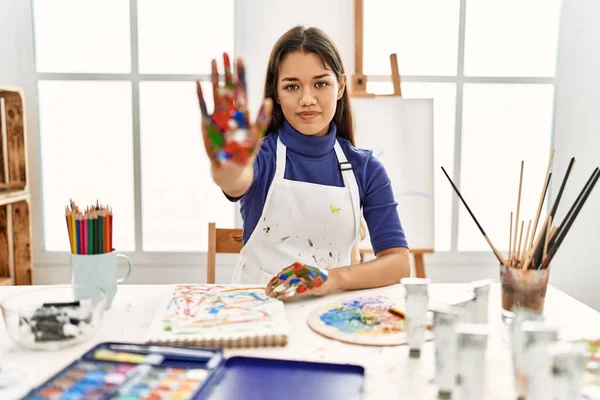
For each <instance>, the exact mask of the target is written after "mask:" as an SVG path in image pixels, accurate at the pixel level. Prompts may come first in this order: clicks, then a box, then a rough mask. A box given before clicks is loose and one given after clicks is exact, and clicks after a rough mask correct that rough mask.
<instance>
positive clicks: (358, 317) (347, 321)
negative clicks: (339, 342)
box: [321, 297, 394, 333]
mask: <svg viewBox="0 0 600 400" xmlns="http://www.w3.org/2000/svg"><path fill="white" fill-rule="evenodd" d="M393 305H394V302H393V301H392V300H391V299H388V298H380V297H359V298H357V299H351V300H346V301H344V302H342V304H341V306H339V307H336V308H333V309H331V310H329V311H327V312H325V313H324V314H322V315H321V321H323V322H324V323H325V324H327V325H329V326H333V327H335V328H337V329H339V330H340V331H342V332H345V333H361V332H365V331H368V330H371V329H373V328H374V327H375V326H377V325H379V324H380V323H381V322H380V319H379V318H377V317H376V315H377V314H379V313H387V312H388V309H389V308H390V306H393Z"/></svg>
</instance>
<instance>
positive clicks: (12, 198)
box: [0, 190, 30, 206]
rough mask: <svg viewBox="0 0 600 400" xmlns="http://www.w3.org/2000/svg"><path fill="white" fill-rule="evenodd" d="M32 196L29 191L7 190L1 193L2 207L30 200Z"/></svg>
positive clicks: (0, 203)
mask: <svg viewBox="0 0 600 400" xmlns="http://www.w3.org/2000/svg"><path fill="white" fill-rule="evenodd" d="M29 198H30V194H29V191H27V190H5V191H2V192H0V206H5V205H7V204H13V203H18V202H19V201H23V200H29Z"/></svg>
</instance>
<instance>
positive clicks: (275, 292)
mask: <svg viewBox="0 0 600 400" xmlns="http://www.w3.org/2000/svg"><path fill="white" fill-rule="evenodd" d="M223 58H224V67H225V85H224V86H220V85H219V77H218V72H217V66H216V62H215V61H214V60H213V63H212V80H213V94H214V97H215V110H214V112H213V114H212V115H209V114H208V112H207V110H206V105H205V104H204V100H203V95H202V91H201V89H200V84H199V83H198V84H197V89H198V97H199V101H200V108H201V111H202V115H203V124H202V126H203V129H202V130H203V133H204V141H205V145H206V151H207V154H208V155H209V157H210V158H211V161H212V167H211V172H212V177H213V180H214V181H215V183H216V184H217V185H219V187H221V189H222V190H223V192H224V193H225V195H226V196H227V198H228V199H229V200H230V201H241V213H242V217H243V221H244V227H243V228H244V230H243V231H244V235H243V241H244V247H243V249H242V252H241V255H240V259H239V261H238V264H237V266H236V269H235V272H234V277H233V282H234V283H263V284H264V283H267V282H268V284H267V289H266V291H267V294H269V295H271V296H274V297H278V298H281V299H290V298H292V297H297V296H302V295H309V294H310V295H324V294H327V293H329V292H332V291H336V290H352V289H364V288H373V287H380V286H385V285H390V284H395V283H398V282H399V281H400V279H401V278H403V277H405V276H408V275H409V274H410V268H409V259H408V244H407V241H406V238H405V235H404V231H403V229H402V225H401V223H400V218H399V216H398V212H397V208H396V207H397V203H396V201H395V199H394V194H393V191H392V186H391V183H390V180H389V177H388V175H387V173H386V171H385V169H384V168H383V165H382V164H381V163H380V162H379V161H378V160H377V159H375V158H374V157H373V155H372V152H371V151H367V150H363V149H357V148H355V147H354V131H353V124H352V111H351V108H350V100H349V96H348V92H347V90H346V81H347V77H346V75H345V72H344V67H343V65H342V61H341V59H340V56H339V53H338V50H337V49H336V46H335V44H334V43H333V42H332V41H331V39H329V37H328V36H327V35H326V34H325V33H323V32H322V31H321V30H319V29H316V28H304V27H295V28H293V29H291V30H289V31H288V32H286V33H285V34H284V35H283V36H282V37H281V38H280V39H279V40H278V41H277V43H276V44H275V46H274V48H273V50H272V52H271V56H270V59H269V64H268V68H267V74H266V81H265V93H264V97H265V100H264V103H263V106H262V108H261V111H260V112H259V114H258V118H257V121H256V123H255V124H251V123H249V122H248V110H247V101H246V86H245V74H244V67H243V64H242V62H241V61H240V60H237V62H236V71H235V73H232V71H231V66H230V62H229V57H228V56H227V54H224V55H223ZM361 134H363V135H364V134H368V132H362V133H361ZM259 148H260V150H259ZM361 208H362V213H363V215H364V219H365V221H366V223H367V226H368V229H369V233H370V237H371V243H372V246H373V250H374V252H375V255H376V259H375V260H372V261H369V262H367V263H363V264H357V265H351V259H352V256H353V255H352V254H351V249H352V247H353V246H355V248H356V251H357V252H358V245H359V241H360V226H361V222H360V221H361Z"/></svg>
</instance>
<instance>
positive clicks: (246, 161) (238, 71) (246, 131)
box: [196, 53, 273, 188]
mask: <svg viewBox="0 0 600 400" xmlns="http://www.w3.org/2000/svg"><path fill="white" fill-rule="evenodd" d="M223 64H224V70H225V84H224V85H220V84H219V72H218V70H217V62H216V61H215V60H212V65H211V66H212V86H213V96H214V105H215V107H214V111H213V113H212V115H211V114H209V113H208V110H207V109H206V103H205V101H204V96H203V94H202V87H201V86H200V82H196V89H197V91H198V102H199V103H200V112H201V113H202V134H203V137H204V146H205V148H206V153H207V154H208V156H209V158H210V160H211V165H212V171H211V172H212V175H213V179H214V181H215V183H217V185H219V186H220V187H221V188H226V187H227V186H228V185H229V184H231V183H232V182H236V181H237V180H238V179H239V178H240V176H241V175H242V174H243V173H244V172H245V170H246V169H247V168H246V167H247V166H249V165H252V162H253V161H254V159H255V158H256V154H257V152H258V149H259V147H260V143H261V139H262V137H263V135H264V132H265V131H266V129H267V128H268V126H269V122H270V120H271V110H272V108H273V106H272V102H271V99H267V100H265V101H264V103H263V105H262V107H261V109H260V111H259V113H258V117H257V119H256V122H255V123H254V124H252V123H250V121H249V114H248V96H247V91H246V76H245V73H244V64H243V62H242V60H240V59H238V60H236V65H235V66H236V68H235V71H233V72H232V70H231V63H230V61H229V55H228V54H227V53H224V54H223Z"/></svg>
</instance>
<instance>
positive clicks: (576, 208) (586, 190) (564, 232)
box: [538, 167, 600, 268]
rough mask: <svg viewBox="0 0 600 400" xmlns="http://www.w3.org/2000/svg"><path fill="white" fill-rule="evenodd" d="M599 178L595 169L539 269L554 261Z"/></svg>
mask: <svg viewBox="0 0 600 400" xmlns="http://www.w3.org/2000/svg"><path fill="white" fill-rule="evenodd" d="M598 178H600V171H599V169H598V167H596V169H594V172H592V175H591V176H590V178H589V179H588V181H587V183H586V185H585V186H584V187H583V189H582V191H581V192H580V193H579V196H577V199H576V200H575V203H573V205H572V206H571V209H570V210H569V213H568V215H567V217H568V218H567V217H565V219H564V220H563V222H562V223H561V224H560V226H559V228H558V230H557V231H556V234H555V235H554V240H553V242H554V243H552V246H551V247H550V248H549V250H548V255H547V256H546V258H545V259H544V260H543V262H542V263H541V264H540V265H539V267H538V268H547V267H548V265H549V264H550V261H552V258H553V257H554V255H555V254H556V252H557V251H558V249H559V248H560V245H561V244H562V242H563V240H564V239H565V237H566V236H567V233H568V232H569V229H571V226H572V225H573V222H575V218H577V215H579V212H580V211H581V209H582V208H583V205H584V204H585V202H586V200H587V198H588V197H589V195H590V193H592V190H593V189H594V186H595V185H596V182H597V181H598Z"/></svg>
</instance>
